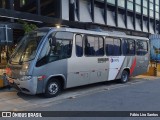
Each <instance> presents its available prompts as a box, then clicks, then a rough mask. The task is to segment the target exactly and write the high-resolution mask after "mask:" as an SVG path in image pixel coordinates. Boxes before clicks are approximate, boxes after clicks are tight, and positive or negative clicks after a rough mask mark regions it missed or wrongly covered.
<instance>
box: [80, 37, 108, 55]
mask: <svg viewBox="0 0 160 120" xmlns="http://www.w3.org/2000/svg"><path fill="white" fill-rule="evenodd" d="M87 36H91V37H98V38H99V37H101V38H102V40H103V55H94V56H93V55H86V50H85V48H86V46H85V43H86V37H87ZM104 43H105V42H104V36H102V35H93V34H84V36H83V46H84V47H83V54H84V56H85V57H103V56H105V49H104V48H105V45H104Z"/></svg>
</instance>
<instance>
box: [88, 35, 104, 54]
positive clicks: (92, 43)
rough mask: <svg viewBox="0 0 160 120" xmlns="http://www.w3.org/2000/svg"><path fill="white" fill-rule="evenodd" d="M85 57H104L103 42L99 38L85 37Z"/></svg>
mask: <svg viewBox="0 0 160 120" xmlns="http://www.w3.org/2000/svg"><path fill="white" fill-rule="evenodd" d="M85 55H86V56H104V40H103V38H102V37H101V36H89V35H88V36H86V37H85Z"/></svg>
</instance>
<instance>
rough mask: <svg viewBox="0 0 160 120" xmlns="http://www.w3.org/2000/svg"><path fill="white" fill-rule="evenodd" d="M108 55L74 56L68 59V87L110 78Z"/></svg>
mask: <svg viewBox="0 0 160 120" xmlns="http://www.w3.org/2000/svg"><path fill="white" fill-rule="evenodd" d="M108 62H109V59H108V58H107V57H73V58H71V59H68V78H67V87H74V86H80V85H86V84H91V83H96V82H101V81H106V80H107V79H108V67H109V66H108Z"/></svg>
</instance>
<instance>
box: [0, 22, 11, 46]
mask: <svg viewBox="0 0 160 120" xmlns="http://www.w3.org/2000/svg"><path fill="white" fill-rule="evenodd" d="M12 43H13V30H12V29H11V28H9V27H8V26H7V25H0V45H9V44H12Z"/></svg>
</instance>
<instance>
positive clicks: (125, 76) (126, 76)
mask: <svg viewBox="0 0 160 120" xmlns="http://www.w3.org/2000/svg"><path fill="white" fill-rule="evenodd" d="M128 80H129V73H128V72H127V71H126V70H123V72H122V75H121V79H120V82H121V83H126V82H128Z"/></svg>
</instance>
